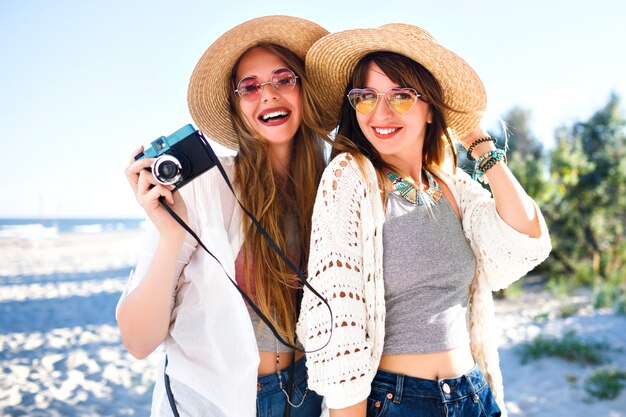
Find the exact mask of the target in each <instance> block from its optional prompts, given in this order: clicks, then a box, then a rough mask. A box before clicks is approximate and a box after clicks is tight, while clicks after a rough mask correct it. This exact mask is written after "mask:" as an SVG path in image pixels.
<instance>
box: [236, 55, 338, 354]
mask: <svg viewBox="0 0 626 417" xmlns="http://www.w3.org/2000/svg"><path fill="white" fill-rule="evenodd" d="M254 48H263V49H265V50H267V51H269V52H271V53H273V54H275V55H277V56H278V57H279V58H281V59H282V60H283V61H284V62H285V63H286V64H287V66H288V67H289V68H291V69H292V70H293V71H294V72H295V73H296V75H298V77H299V78H298V81H299V83H300V88H301V102H300V103H301V104H300V105H301V111H302V123H301V125H300V127H299V129H298V130H297V132H296V135H295V137H294V139H293V148H292V154H291V161H290V166H289V168H288V174H287V178H286V179H281V178H279V177H278V175H277V173H276V172H275V171H274V169H273V168H272V165H271V163H270V155H269V148H268V145H267V141H266V139H264V138H263V137H261V136H260V135H259V134H258V133H257V132H255V131H254V130H253V129H252V128H251V127H250V126H249V125H248V123H247V122H246V120H245V118H244V117H243V115H242V113H241V109H240V107H239V96H238V95H237V93H235V92H234V90H235V89H236V83H237V81H238V80H237V78H236V74H237V69H238V66H239V62H240V60H241V57H240V58H239V61H237V63H236V64H235V66H234V67H233V70H232V75H231V88H230V96H229V101H230V109H231V114H232V122H233V126H234V128H235V131H236V132H237V136H238V141H239V152H238V154H237V156H236V157H235V173H236V174H235V175H236V177H235V186H236V187H237V189H238V191H239V196H240V201H241V202H242V203H243V205H244V207H246V209H248V210H249V211H250V212H251V213H252V214H253V215H254V217H256V219H257V220H258V221H259V223H260V224H261V225H262V226H263V228H265V230H266V231H267V232H268V233H269V235H270V236H271V237H272V239H273V240H274V241H275V242H276V244H277V245H278V247H279V248H280V249H281V250H282V251H283V252H284V253H285V254H290V252H289V249H292V250H293V248H288V247H287V236H286V234H287V233H289V232H291V233H293V231H288V230H285V224H286V223H287V222H286V221H285V220H286V217H287V216H294V217H295V219H296V225H297V233H298V243H299V247H298V248H297V249H298V251H299V253H298V254H296V255H299V265H300V267H301V268H305V267H306V265H307V260H308V253H309V238H310V235H311V217H312V214H313V204H314V202H315V195H316V192H317V186H318V183H319V180H320V178H321V176H322V172H323V171H324V167H325V165H326V164H325V159H324V139H322V137H320V135H319V133H318V131H316V128H315V127H314V126H318V125H319V123H318V121H319V120H320V119H319V118H320V117H321V116H320V113H319V111H318V110H317V106H316V103H317V100H315V98H314V97H313V96H312V90H311V89H310V88H309V85H308V79H307V76H306V74H305V72H304V62H303V61H302V60H301V59H300V58H299V57H298V56H297V55H295V54H294V53H293V52H291V51H290V50H288V49H286V48H284V47H282V46H279V45H275V44H259V45H256V46H254V47H253V48H250V49H254ZM243 55H245V54H242V57H243ZM265 88H271V87H269V86H268V87H265ZM243 230H244V243H243V246H242V249H243V250H244V255H245V256H244V271H245V282H246V288H248V289H250V288H254V289H255V291H254V298H253V299H254V300H255V302H256V303H257V305H258V307H259V308H260V310H261V311H262V312H263V314H265V316H266V317H267V318H268V319H270V321H271V322H272V324H273V325H274V327H275V328H276V330H277V331H278V333H279V334H280V335H281V336H282V337H283V338H284V339H285V340H287V341H289V342H290V343H292V344H293V343H294V334H295V323H296V316H297V311H296V300H295V291H294V289H296V288H300V287H301V284H300V282H299V280H298V279H297V277H296V275H295V274H294V273H293V271H291V269H289V268H288V267H287V265H286V264H285V262H284V261H283V260H282V259H281V258H280V257H279V255H278V254H277V253H276V252H275V251H274V249H272V247H271V246H270V245H269V244H268V243H267V241H266V240H265V238H264V237H263V236H262V235H261V233H260V232H259V230H258V229H257V228H256V227H255V226H254V225H253V224H252V222H251V220H250V219H249V218H248V217H247V216H245V215H244V217H243ZM291 255H293V253H291ZM296 266H298V265H297V263H296Z"/></svg>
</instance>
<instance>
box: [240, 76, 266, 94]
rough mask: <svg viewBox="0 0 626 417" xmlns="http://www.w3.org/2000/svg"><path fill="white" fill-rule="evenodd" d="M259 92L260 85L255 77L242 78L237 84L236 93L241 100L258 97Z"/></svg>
mask: <svg viewBox="0 0 626 417" xmlns="http://www.w3.org/2000/svg"><path fill="white" fill-rule="evenodd" d="M260 91H261V83H260V82H259V80H258V79H257V78H256V77H246V78H242V79H241V81H239V84H237V93H239V95H240V96H241V97H242V98H245V99H248V100H251V99H254V98H256V97H258V96H259V93H260Z"/></svg>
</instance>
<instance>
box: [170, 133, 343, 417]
mask: <svg viewBox="0 0 626 417" xmlns="http://www.w3.org/2000/svg"><path fill="white" fill-rule="evenodd" d="M197 133H198V134H199V135H200V137H201V138H202V139H203V140H204V141H205V143H206V139H205V138H204V135H203V134H202V132H200V131H199V130H198V131H197ZM206 148H207V153H208V156H209V158H211V160H212V162H213V163H214V164H215V166H217V169H218V170H219V171H220V174H221V175H222V177H223V178H224V181H225V182H226V185H228V188H230V191H231V192H232V193H233V196H234V197H235V200H236V201H237V204H239V207H241V209H242V210H243V212H244V213H245V214H246V215H247V216H248V217H249V218H250V220H251V221H252V223H253V224H254V226H255V227H256V228H257V229H258V230H259V232H260V233H261V235H262V236H263V238H264V239H265V240H266V241H267V242H268V243H269V245H270V246H271V247H272V249H273V250H274V251H275V252H276V253H277V254H278V256H280V258H281V259H282V260H283V262H285V264H286V265H287V266H288V267H289V269H291V270H292V271H293V272H294V273H295V274H296V276H297V277H298V279H299V280H300V282H301V283H302V285H303V286H305V287H307V288H308V289H309V290H311V292H312V293H313V294H314V295H315V296H316V297H318V298H319V299H320V300H321V303H324V304H325V305H326V307H327V308H328V312H329V314H330V331H329V332H328V340H327V341H326V343H324V345H322V346H321V347H320V348H318V349H315V350H310V351H307V350H304V349H300V348H299V347H297V346H294V345H292V344H290V343H289V342H287V341H286V340H285V339H283V337H282V336H281V335H280V334H278V331H277V330H276V328H275V327H274V325H273V324H272V323H271V322H270V320H269V319H268V318H267V317H266V316H265V314H263V312H262V311H261V309H260V308H259V307H258V306H257V305H256V304H255V303H254V301H252V299H251V298H250V297H249V296H248V294H246V293H245V291H243V290H242V289H241V288H239V286H238V285H237V282H236V281H235V280H234V279H233V278H232V277H231V276H230V275H229V274H228V271H226V268H225V267H224V265H223V264H222V262H221V261H220V260H219V259H218V258H217V257H216V256H215V255H214V254H213V253H212V252H211V251H210V250H209V249H208V248H207V247H206V246H205V245H204V243H203V242H202V240H200V238H199V237H198V235H197V234H196V233H195V232H194V231H193V230H192V229H191V228H190V227H189V226H188V225H187V224H186V223H185V222H184V221H183V219H181V218H180V216H178V215H177V214H176V212H174V210H172V208H171V207H170V206H169V205H168V204H167V202H166V201H165V198H164V197H159V202H160V203H161V206H163V208H164V209H165V210H166V211H167V212H168V213H169V214H170V215H171V216H172V217H173V218H174V219H175V220H176V222H178V224H180V226H181V227H182V228H183V229H185V230H186V231H187V232H188V233H189V234H190V235H191V236H193V238H194V239H195V240H196V241H197V242H198V244H199V245H200V246H201V247H202V248H203V249H204V250H205V251H206V252H207V253H208V254H209V255H210V256H211V257H212V258H213V259H215V261H216V262H217V263H218V265H219V266H220V267H221V268H222V270H223V271H224V273H225V274H226V277H227V278H228V279H229V281H230V282H231V283H232V284H233V286H234V287H235V288H236V289H237V291H238V292H239V294H241V296H242V297H243V299H244V300H245V301H246V303H247V304H248V305H249V306H250V308H252V310H253V311H254V312H255V313H256V314H257V315H258V316H259V318H260V319H261V320H263V322H264V323H265V324H266V325H267V327H268V328H269V329H270V331H271V332H272V333H273V334H274V336H275V337H276V339H277V340H278V341H279V342H280V343H282V344H283V345H285V346H287V347H290V348H292V349H294V353H293V355H294V356H292V363H291V366H290V371H291V372H290V378H289V379H290V380H289V386H288V391H289V392H288V395H289V396H290V395H291V391H292V389H293V381H294V380H295V375H293V369H294V362H295V351H296V350H297V351H301V352H304V353H311V352H317V351H318V350H321V349H324V348H325V347H326V346H327V345H328V343H330V339H331V338H332V334H333V326H334V320H333V313H332V310H331V308H330V305H329V304H328V302H327V301H326V300H325V299H324V297H322V295H321V294H320V293H319V292H318V291H317V290H316V289H315V288H314V287H313V286H312V285H311V284H309V283H308V282H307V280H306V277H305V276H304V274H303V273H302V270H301V269H299V268H297V267H296V266H295V265H294V264H293V262H291V260H290V259H289V258H288V257H287V255H285V253H284V252H283V251H282V250H281V249H280V248H279V247H278V245H277V244H276V242H274V239H272V237H271V236H270V235H269V233H267V231H266V230H265V228H264V227H263V226H262V225H261V223H260V222H259V221H258V220H257V219H256V217H254V215H253V214H252V213H250V211H248V209H246V208H245V207H244V205H243V204H242V203H241V201H240V200H239V197H237V193H236V192H235V189H234V187H233V185H232V183H231V182H230V179H229V178H228V175H227V174H226V171H225V170H224V167H223V166H222V164H221V162H220V161H219V158H218V157H217V155H215V153H214V152H213V149H212V148H211V147H210V146H208V144H207V146H206ZM299 301H300V300H298V305H299ZM321 303H320V304H321ZM320 304H318V305H320ZM298 313H299V312H296V314H298ZM296 339H297V335H296ZM165 367H167V355H166V357H165ZM163 373H164V374H165V376H164V378H165V381H164V382H165V389H166V393H167V399H168V401H169V403H170V406H171V408H172V411H173V412H174V414H175V417H178V409H177V407H176V402H175V401H174V395H173V393H172V390H171V386H170V381H169V376H168V375H167V372H165V371H164V372H163ZM290 408H291V407H290V404H289V401H286V402H285V415H286V416H289V415H290V414H291V410H290Z"/></svg>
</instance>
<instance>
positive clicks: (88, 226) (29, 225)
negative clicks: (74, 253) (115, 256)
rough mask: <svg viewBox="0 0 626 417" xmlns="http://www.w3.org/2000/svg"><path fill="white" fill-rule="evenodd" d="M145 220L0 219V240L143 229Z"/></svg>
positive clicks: (34, 238) (33, 238)
mask: <svg viewBox="0 0 626 417" xmlns="http://www.w3.org/2000/svg"><path fill="white" fill-rule="evenodd" d="M144 224H145V219H41V220H40V219H0V239H11V238H13V239H15V238H17V239H32V240H38V239H46V238H54V237H58V235H61V234H65V233H102V232H110V231H123V230H136V229H141V228H143V226H144Z"/></svg>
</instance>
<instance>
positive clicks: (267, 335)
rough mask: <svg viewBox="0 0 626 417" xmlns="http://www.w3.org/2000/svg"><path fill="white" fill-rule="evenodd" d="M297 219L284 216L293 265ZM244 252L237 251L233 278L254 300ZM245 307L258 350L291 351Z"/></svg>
mask: <svg viewBox="0 0 626 417" xmlns="http://www.w3.org/2000/svg"><path fill="white" fill-rule="evenodd" d="M296 222H297V220H296V218H295V216H294V215H287V216H285V228H286V239H287V247H289V248H291V250H290V253H289V258H290V260H291V262H293V264H294V265H296V266H297V265H299V263H300V262H299V259H298V258H299V256H296V255H295V252H296V248H299V247H300V242H299V240H300V234H299V233H298V226H297V223H296ZM243 258H244V254H243V248H242V249H241V250H240V251H239V255H238V256H237V259H236V260H235V280H236V281H237V285H238V286H239V287H240V288H241V289H243V290H244V291H245V292H246V294H248V295H249V296H251V298H252V299H253V300H254V301H256V300H255V297H254V288H247V285H246V282H245V279H244V274H243V268H244V265H243V264H244V261H243ZM246 307H247V308H248V313H250V320H251V321H252V328H253V329H254V334H255V336H256V342H257V347H258V348H259V351H266V352H291V351H292V350H293V349H292V348H290V347H288V346H285V345H283V344H282V343H280V342H279V341H278V340H277V339H276V336H274V333H272V331H271V330H270V328H269V327H268V326H267V324H265V323H264V322H263V321H261V318H260V317H259V316H258V314H256V313H255V312H254V310H252V308H251V307H250V306H249V305H248V303H246ZM296 346H298V347H299V348H302V345H300V344H299V343H298V344H296Z"/></svg>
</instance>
